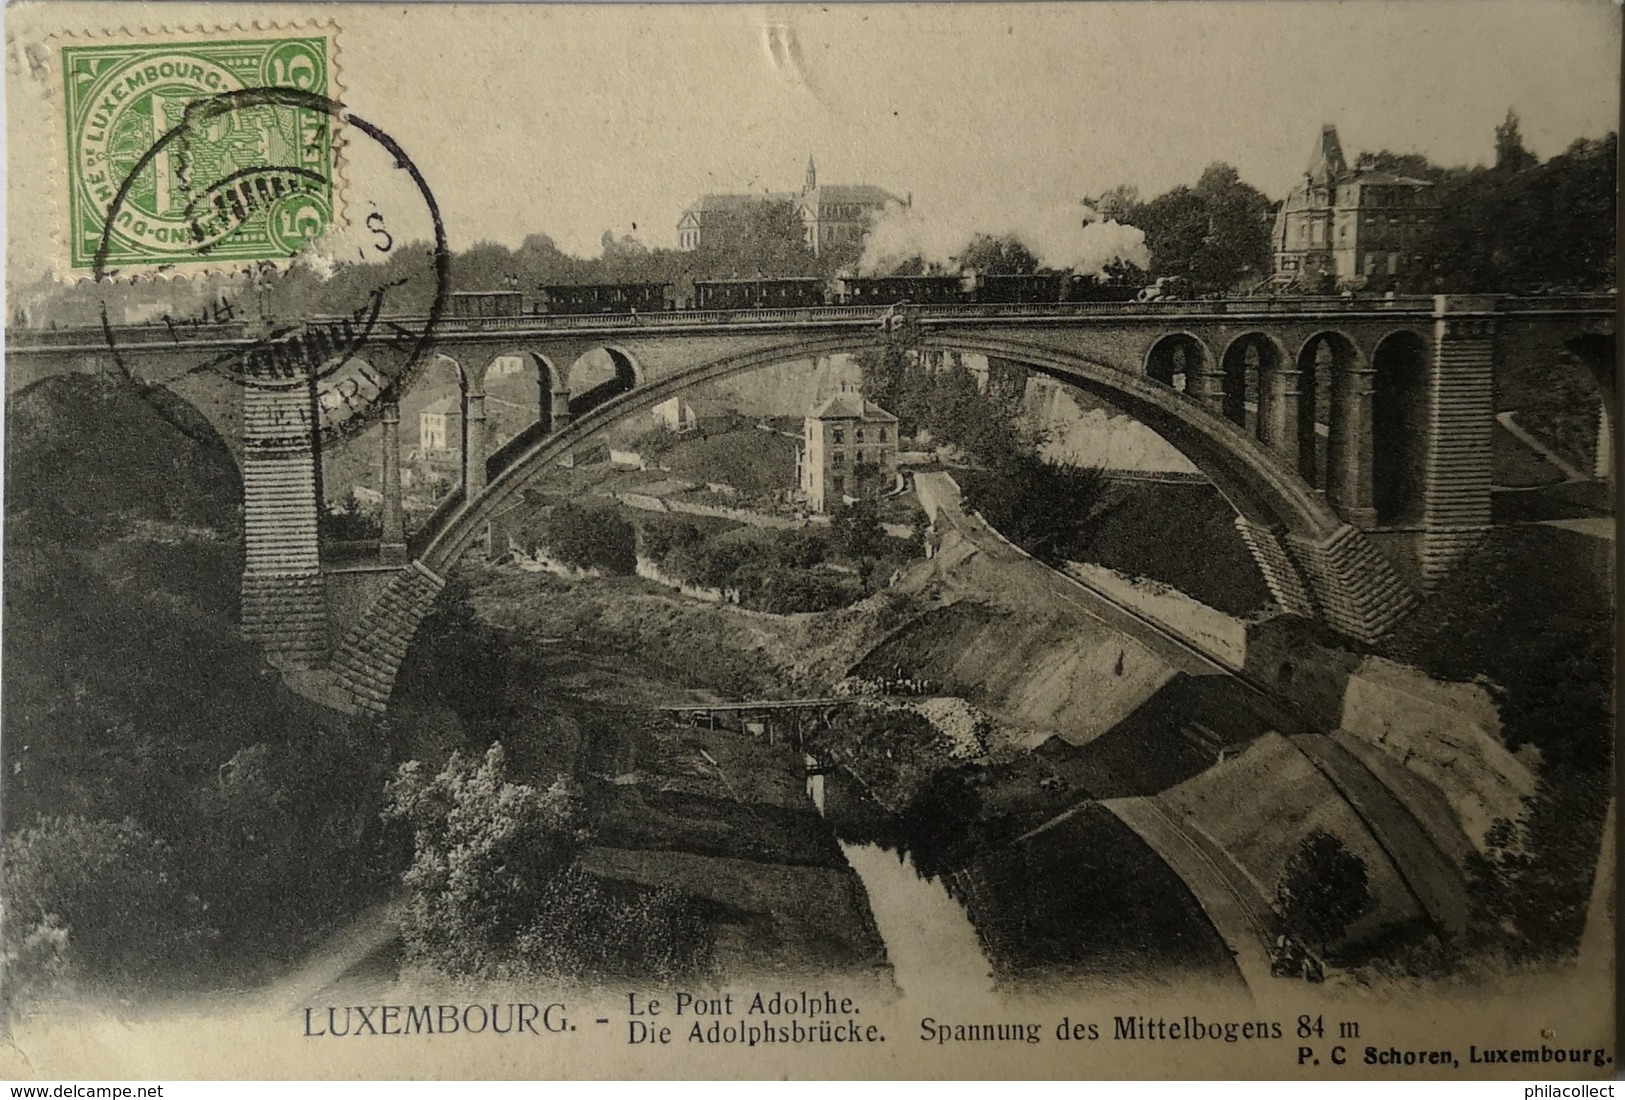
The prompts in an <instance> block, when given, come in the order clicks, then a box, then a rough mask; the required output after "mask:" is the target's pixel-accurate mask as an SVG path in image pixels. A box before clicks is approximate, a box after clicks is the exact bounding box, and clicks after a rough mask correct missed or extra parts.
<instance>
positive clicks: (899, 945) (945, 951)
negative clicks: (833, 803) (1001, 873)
mask: <svg viewBox="0 0 1625 1100" xmlns="http://www.w3.org/2000/svg"><path fill="white" fill-rule="evenodd" d="M807 793H808V795H809V796H810V797H811V798H812V801H813V805H815V806H817V807H818V812H819V813H820V814H823V813H825V808H824V777H823V776H822V775H814V776H810V777H808V779H807ZM837 838H839V834H837ZM840 844H841V852H842V854H843V855H845V856H846V862H847V863H848V864H849V865H850V866H851V867H852V870H853V871H854V872H856V874H857V876H858V878H859V879H861V880H862V881H863V888H864V891H865V893H867V894H868V896H869V911H870V912H871V913H872V914H873V915H874V918H875V926H876V927H877V928H878V929H879V930H880V938H881V939H883V940H885V941H886V955H887V957H888V959H889V960H890V961H891V967H892V975H893V980H894V981H895V982H896V983H897V987H898V989H900V990H901V991H902V992H903V993H905V994H907V995H909V996H911V997H918V996H923V995H930V994H934V993H945V994H957V995H959V996H964V995H967V994H978V993H983V992H990V991H991V990H992V989H993V965H992V963H990V962H989V961H988V958H987V955H986V954H985V953H983V951H982V945H981V942H980V941H979V940H978V939H977V937H976V928H975V927H974V926H973V925H972V924H971V921H970V916H969V915H968V914H967V913H966V912H965V909H964V907H963V906H962V905H960V904H959V902H957V901H955V900H954V898H953V896H952V895H951V894H949V893H948V888H947V886H946V885H945V884H944V883H943V882H942V881H941V880H940V879H935V878H930V877H928V876H925V875H922V874H920V872H919V871H918V870H916V869H915V867H914V859H913V857H912V856H910V855H908V854H907V853H904V854H902V855H901V856H899V855H898V853H896V852H894V851H890V850H888V849H886V848H883V847H881V846H880V845H879V844H874V843H863V842H853V841H848V840H841V841H840Z"/></svg>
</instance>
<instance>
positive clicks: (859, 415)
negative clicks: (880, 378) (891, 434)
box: [807, 391, 897, 424]
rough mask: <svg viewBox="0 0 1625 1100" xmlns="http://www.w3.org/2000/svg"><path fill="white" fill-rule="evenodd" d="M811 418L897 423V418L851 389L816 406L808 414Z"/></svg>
mask: <svg viewBox="0 0 1625 1100" xmlns="http://www.w3.org/2000/svg"><path fill="white" fill-rule="evenodd" d="M807 417H808V419H810V420H876V421H882V422H884V423H888V424H895V423H897V418H896V417H895V416H893V415H892V414H891V413H889V412H887V411H886V410H885V409H883V408H881V407H880V406H879V405H876V404H875V403H874V402H873V401H866V400H864V397H863V395H862V394H859V393H852V392H850V391H846V392H842V393H837V394H835V395H834V396H833V397H831V398H829V400H827V401H825V402H824V403H823V404H821V405H818V406H816V407H815V408H814V409H813V411H812V412H810V413H808V414H807Z"/></svg>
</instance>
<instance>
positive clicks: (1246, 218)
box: [1191, 162, 1271, 293]
mask: <svg viewBox="0 0 1625 1100" xmlns="http://www.w3.org/2000/svg"><path fill="white" fill-rule="evenodd" d="M1194 192H1195V194H1196V196H1197V197H1198V198H1200V199H1201V200H1202V201H1203V203H1205V204H1206V206H1207V219H1208V225H1207V234H1206V235H1205V236H1204V237H1203V238H1202V247H1201V250H1200V251H1199V252H1198V254H1197V257H1196V260H1195V262H1194V263H1193V265H1192V268H1191V282H1192V284H1193V285H1194V286H1195V287H1196V288H1197V289H1198V290H1206V291H1210V292H1213V293H1227V292H1229V291H1231V290H1234V289H1237V288H1238V287H1239V286H1244V285H1250V284H1252V283H1255V282H1257V281H1258V279H1259V278H1260V277H1261V276H1262V275H1264V274H1265V273H1267V272H1268V271H1269V270H1270V263H1271V259H1270V257H1271V253H1270V201H1269V199H1268V197H1266V196H1265V194H1264V193H1263V192H1262V191H1260V190H1259V189H1258V188H1256V187H1253V186H1252V185H1250V184H1247V183H1243V182H1242V181H1241V177H1240V175H1239V174H1238V173H1237V172H1236V170H1235V169H1234V168H1232V167H1231V166H1230V165H1228V164H1224V163H1222V162H1216V163H1214V164H1210V165H1208V167H1207V169H1206V171H1204V172H1203V173H1202V178H1201V179H1200V180H1198V181H1197V183H1196V187H1195V188H1194Z"/></svg>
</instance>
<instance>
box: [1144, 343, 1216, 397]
mask: <svg viewBox="0 0 1625 1100" xmlns="http://www.w3.org/2000/svg"><path fill="white" fill-rule="evenodd" d="M1212 362H1213V355H1212V353H1211V352H1209V351H1208V347H1207V345H1206V344H1205V343H1203V342H1202V339H1201V337H1199V336H1196V335H1194V334H1192V333H1189V332H1170V333H1167V334H1166V335H1164V336H1160V337H1158V338H1157V342H1156V343H1154V344H1152V345H1151V347H1150V349H1149V350H1148V351H1147V352H1146V353H1145V368H1144V373H1145V375H1146V377H1148V378H1150V379H1152V380H1154V381H1157V382H1161V383H1162V384H1163V385H1165V386H1171V387H1172V388H1173V389H1175V390H1177V391H1179V392H1180V393H1189V394H1200V393H1202V392H1203V388H1204V386H1205V385H1206V381H1207V375H1208V372H1209V371H1210V369H1211V364H1212Z"/></svg>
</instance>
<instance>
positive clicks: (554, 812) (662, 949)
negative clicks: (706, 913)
mask: <svg viewBox="0 0 1625 1100" xmlns="http://www.w3.org/2000/svg"><path fill="white" fill-rule="evenodd" d="M389 796H390V805H389V808H388V809H387V810H386V811H385V813H386V816H387V817H388V818H390V819H392V820H398V821H404V822H406V823H407V824H409V825H410V826H411V828H412V830H413V847H414V850H415V851H414V858H413V862H412V866H411V868H410V870H408V871H407V872H406V874H405V876H403V879H402V881H403V882H404V884H405V885H406V886H407V887H408V889H409V890H410V891H411V899H410V902H409V904H408V909H407V916H406V919H405V921H404V922H403V924H402V935H403V938H404V939H405V941H406V946H407V952H408V955H409V956H410V957H411V958H413V959H414V960H416V961H419V962H422V963H425V964H428V965H430V966H433V967H435V968H436V969H439V970H442V971H444V972H446V973H450V974H455V975H459V976H469V977H484V978H492V977H523V976H529V975H536V974H545V975H549V976H564V977H570V978H578V979H588V978H599V979H602V978H608V977H622V976H625V977H634V978H663V977H671V976H674V975H677V974H690V973H694V972H696V971H697V970H698V969H700V968H702V967H703V966H704V965H705V964H706V962H707V961H708V960H709V958H710V941H709V937H708V933H707V929H706V925H705V922H704V920H703V919H702V916H703V915H702V914H701V912H700V910H699V909H698V907H697V906H696V905H695V903H694V902H693V900H692V899H690V898H689V897H688V896H687V895H686V894H682V893H680V892H678V891H675V890H670V889H664V888H658V889H648V888H645V887H642V886H637V885H634V884H622V883H605V882H602V881H600V880H599V879H597V878H596V877H594V876H592V875H590V874H587V873H586V872H584V871H583V870H582V869H581V868H580V867H579V866H578V865H577V864H576V862H575V858H576V855H577V853H578V851H579V849H580V847H581V845H582V844H583V842H584V841H585V840H586V839H587V835H588V834H587V831H586V829H585V828H584V827H583V824H584V806H583V802H582V798H581V794H580V792H579V790H578V788H577V785H576V783H575V781H574V780H573V779H570V778H568V777H564V776H561V777H560V778H559V779H558V780H557V781H556V782H555V783H554V784H553V785H552V786H551V787H549V788H548V789H547V790H545V791H539V790H537V789H536V788H534V787H532V786H529V785H526V784H521V783H513V782H510V781H509V779H508V777H507V758H506V755H505V754H504V752H503V749H502V746H501V745H500V744H498V745H493V746H492V747H491V749H490V750H489V751H488V752H487V753H486V754H485V757H484V759H483V760H479V761H475V760H469V759H467V758H465V757H463V756H462V754H460V753H457V754H453V756H452V758H451V760H450V761H449V762H448V763H447V764H446V766H445V768H444V769H442V770H441V772H440V773H439V774H438V775H436V776H434V777H433V778H427V777H426V776H425V775H424V772H423V768H422V766H421V765H420V764H418V763H416V762H414V763H410V764H404V765H402V766H401V768H400V770H399V772H398V773H397V776H396V779H395V781H394V782H393V783H391V784H390V785H389Z"/></svg>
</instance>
